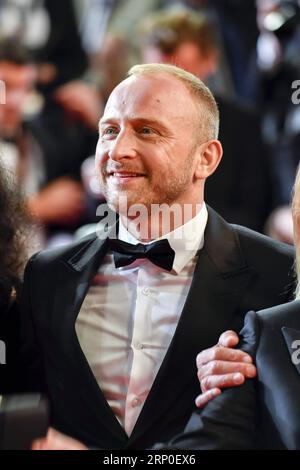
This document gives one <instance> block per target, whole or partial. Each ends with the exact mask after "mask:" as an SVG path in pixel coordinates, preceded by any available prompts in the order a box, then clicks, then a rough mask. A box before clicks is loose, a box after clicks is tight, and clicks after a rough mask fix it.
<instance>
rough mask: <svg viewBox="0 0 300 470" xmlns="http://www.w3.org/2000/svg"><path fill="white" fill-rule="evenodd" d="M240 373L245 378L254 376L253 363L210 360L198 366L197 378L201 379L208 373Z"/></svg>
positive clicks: (254, 368)
mask: <svg viewBox="0 0 300 470" xmlns="http://www.w3.org/2000/svg"><path fill="white" fill-rule="evenodd" d="M234 373H240V374H243V375H244V376H245V377H247V378H253V377H255V376H256V367H255V366H254V365H253V364H244V363H242V362H226V361H211V362H209V363H208V364H204V365H203V366H201V367H199V368H198V372H197V375H198V379H199V380H200V381H201V380H203V379H204V378H205V377H208V376H210V375H224V374H234Z"/></svg>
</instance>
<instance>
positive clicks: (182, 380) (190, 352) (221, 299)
mask: <svg viewBox="0 0 300 470" xmlns="http://www.w3.org/2000/svg"><path fill="white" fill-rule="evenodd" d="M252 273H253V269H252V268H251V267H249V266H247V265H246V263H245V261H244V258H243V255H242V252H241V250H240V247H239V244H238V240H237V239H236V234H235V232H234V231H233V230H232V228H231V227H230V226H229V225H228V224H227V223H226V222H225V221H224V220H223V219H221V218H220V217H219V216H218V215H217V214H216V213H215V212H214V211H212V210H211V209H209V218H208V223H207V227H206V231H205V241H204V248H203V249H202V250H201V251H200V254H199V257H198V261H197V265H196V268H195V273H194V276H193V281H192V284H191V287H190V291H189V294H188V297H187V300H186V303H185V306H184V308H183V311H182V315H181V318H180V321H179V323H178V326H177V329H176V332H175V335H174V337H173V340H172V342H171V345H170V347H169V350H168V352H167V354H166V356H165V358H164V361H163V363H162V366H161V368H160V370H159V372H158V375H157V377H156V379H155V382H154V384H153V387H152V389H151V391H150V393H149V395H148V398H147V400H146V403H145V405H144V407H143V409H142V411H141V414H140V416H139V419H138V421H137V423H136V426H135V428H134V430H133V433H132V435H131V438H130V445H132V443H133V442H134V441H135V440H137V439H138V438H139V437H140V436H141V435H142V434H143V433H145V432H147V430H149V429H150V428H151V427H152V426H153V425H154V424H155V423H156V422H157V421H158V420H162V419H163V415H164V414H165V413H167V411H168V409H171V408H173V409H175V408H176V401H177V399H178V397H179V395H180V394H181V393H182V391H183V390H184V388H185V387H186V386H187V385H188V383H189V382H191V381H192V380H194V381H195V380H196V363H195V360H196V355H197V353H199V352H200V351H201V350H203V349H206V348H208V347H210V346H212V345H213V344H215V343H216V342H217V339H218V337H219V335H220V334H221V333H222V332H223V331H224V330H226V329H227V328H228V327H229V326H231V325H232V323H233V317H234V314H235V313H236V311H237V309H238V305H239V301H240V298H241V297H242V296H243V294H244V292H245V289H246V288H247V285H248V282H249V280H250V278H251V275H252Z"/></svg>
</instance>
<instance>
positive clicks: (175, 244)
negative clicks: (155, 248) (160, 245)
mask: <svg viewBox="0 0 300 470" xmlns="http://www.w3.org/2000/svg"><path fill="white" fill-rule="evenodd" d="M207 217H208V214H207V208H206V205H205V203H203V204H202V206H201V209H200V210H199V212H198V213H197V214H196V216H195V217H193V218H192V219H190V220H189V221H188V222H187V223H185V224H184V225H181V226H180V227H178V228H176V229H175V230H173V231H172V232H169V233H166V234H165V235H163V236H162V237H160V238H157V239H155V240H151V242H149V243H152V242H154V241H157V240H161V239H167V240H168V241H169V243H170V246H171V247H172V248H173V250H174V251H175V258H174V263H173V270H174V271H175V272H176V273H177V274H179V273H180V271H182V269H183V268H184V267H185V266H186V265H187V263H188V262H189V261H190V260H191V259H192V258H193V257H194V256H195V255H196V253H197V251H198V250H200V249H201V248H203V244H204V230H205V227H206V223H207ZM118 238H119V240H123V241H124V242H127V243H131V244H133V245H137V244H138V243H141V242H140V241H139V240H138V239H137V238H135V237H134V236H133V235H132V234H131V233H129V232H128V230H127V229H126V227H125V226H124V224H123V223H122V220H121V217H120V219H119V235H118ZM147 244H148V243H144V245H147Z"/></svg>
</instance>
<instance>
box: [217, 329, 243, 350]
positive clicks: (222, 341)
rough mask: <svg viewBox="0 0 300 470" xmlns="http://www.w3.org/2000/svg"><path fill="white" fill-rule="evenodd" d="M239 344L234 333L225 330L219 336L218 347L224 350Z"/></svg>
mask: <svg viewBox="0 0 300 470" xmlns="http://www.w3.org/2000/svg"><path fill="white" fill-rule="evenodd" d="M238 342H239V337H238V335H237V334H236V332H235V331H232V330H227V331H225V332H224V333H222V334H221V336H220V338H219V342H218V345H219V346H223V347H225V348H232V347H233V346H236V345H237V344H238Z"/></svg>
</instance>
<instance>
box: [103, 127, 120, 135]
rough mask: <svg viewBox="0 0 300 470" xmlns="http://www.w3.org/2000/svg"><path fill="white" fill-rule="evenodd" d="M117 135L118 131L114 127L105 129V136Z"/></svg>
mask: <svg viewBox="0 0 300 470" xmlns="http://www.w3.org/2000/svg"><path fill="white" fill-rule="evenodd" d="M116 133H117V130H116V129H115V128H114V127H108V128H107V129H104V131H103V134H104V135H114V134H116Z"/></svg>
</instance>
